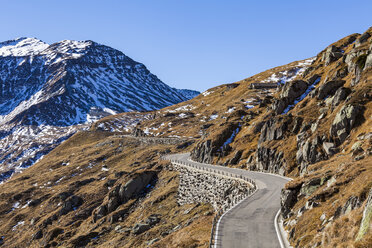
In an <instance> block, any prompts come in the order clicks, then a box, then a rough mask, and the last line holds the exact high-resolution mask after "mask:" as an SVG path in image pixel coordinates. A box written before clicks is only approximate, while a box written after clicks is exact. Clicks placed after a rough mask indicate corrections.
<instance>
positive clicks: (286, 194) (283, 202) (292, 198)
mask: <svg viewBox="0 0 372 248" xmlns="http://www.w3.org/2000/svg"><path fill="white" fill-rule="evenodd" d="M300 188H301V184H300V185H296V187H294V188H288V189H282V191H281V195H280V206H281V208H280V210H281V213H282V215H283V218H284V219H286V218H288V217H289V214H290V213H291V212H292V207H293V206H294V205H295V204H296V202H297V201H298V199H297V197H298V193H299V191H300Z"/></svg>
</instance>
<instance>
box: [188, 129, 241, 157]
mask: <svg viewBox="0 0 372 248" xmlns="http://www.w3.org/2000/svg"><path fill="white" fill-rule="evenodd" d="M239 130H240V129H239V125H238V124H234V123H229V124H228V125H226V126H224V127H221V131H220V132H219V133H218V134H217V135H215V136H214V137H213V139H207V140H202V141H201V142H199V143H198V144H197V145H196V146H195V148H194V149H193V150H192V151H191V158H192V159H193V160H195V161H197V162H200V163H211V162H212V160H213V157H214V156H217V155H219V156H225V154H226V153H227V152H228V151H230V146H229V143H230V142H232V141H233V139H234V137H235V136H236V134H237V133H238V132H239Z"/></svg>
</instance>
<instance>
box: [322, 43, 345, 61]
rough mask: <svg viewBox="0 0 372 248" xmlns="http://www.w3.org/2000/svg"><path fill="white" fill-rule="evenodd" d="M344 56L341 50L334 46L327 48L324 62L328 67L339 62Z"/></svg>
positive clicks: (323, 58) (323, 57)
mask: <svg viewBox="0 0 372 248" xmlns="http://www.w3.org/2000/svg"><path fill="white" fill-rule="evenodd" d="M342 56H343V53H342V52H341V51H340V49H339V48H337V47H336V46H334V45H332V46H329V47H327V49H326V51H325V52H324V53H323V56H322V61H324V62H325V64H326V65H329V64H330V63H332V62H334V61H336V60H338V59H339V58H341V57H342Z"/></svg>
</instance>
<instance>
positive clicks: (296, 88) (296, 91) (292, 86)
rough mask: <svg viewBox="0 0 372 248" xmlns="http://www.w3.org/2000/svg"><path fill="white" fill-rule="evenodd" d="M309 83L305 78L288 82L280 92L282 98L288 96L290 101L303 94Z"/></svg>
mask: <svg viewBox="0 0 372 248" xmlns="http://www.w3.org/2000/svg"><path fill="white" fill-rule="evenodd" d="M307 87H308V85H307V83H306V82H305V81H303V80H294V81H291V82H289V83H286V84H285V85H284V87H283V89H282V92H281V93H280V97H281V98H285V97H286V98H288V99H289V101H290V102H292V101H294V100H295V99H296V98H297V97H299V96H301V95H302V94H303V93H304V92H305V91H306V89H307Z"/></svg>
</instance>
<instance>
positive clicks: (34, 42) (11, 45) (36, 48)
mask: <svg viewBox="0 0 372 248" xmlns="http://www.w3.org/2000/svg"><path fill="white" fill-rule="evenodd" d="M48 47H49V45H48V44H46V43H45V42H43V41H41V40H38V39H36V38H26V37H21V38H17V39H14V40H9V41H5V42H1V43H0V56H2V57H6V56H14V57H23V56H31V55H37V54H39V53H40V52H41V51H43V50H45V49H46V48H48Z"/></svg>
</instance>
